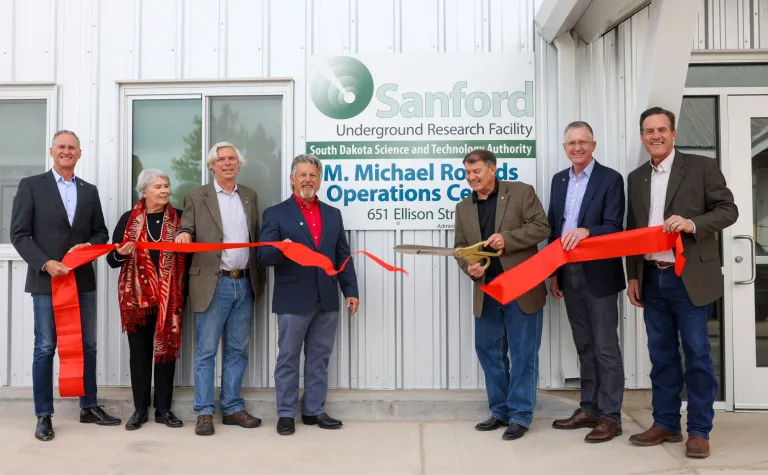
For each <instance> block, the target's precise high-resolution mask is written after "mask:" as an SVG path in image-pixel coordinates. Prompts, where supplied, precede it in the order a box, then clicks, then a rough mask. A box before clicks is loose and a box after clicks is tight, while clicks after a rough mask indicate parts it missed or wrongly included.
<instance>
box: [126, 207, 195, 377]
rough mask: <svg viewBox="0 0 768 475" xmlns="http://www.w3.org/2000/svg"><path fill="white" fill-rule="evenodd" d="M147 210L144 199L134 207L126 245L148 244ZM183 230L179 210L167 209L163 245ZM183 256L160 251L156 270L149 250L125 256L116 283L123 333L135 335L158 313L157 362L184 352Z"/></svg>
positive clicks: (155, 345)
mask: <svg viewBox="0 0 768 475" xmlns="http://www.w3.org/2000/svg"><path fill="white" fill-rule="evenodd" d="M146 222H147V210H146V203H145V201H144V199H143V198H142V199H141V200H139V202H138V203H136V206H134V207H133V211H132V212H131V216H130V217H129V218H128V223H127V224H126V225H125V234H123V242H128V241H134V242H139V241H148V239H147V237H148V236H147V234H148V232H147V224H146ZM180 227H181V219H179V216H178V214H176V210H175V209H173V206H171V205H170V204H168V205H166V206H165V211H164V213H163V228H162V232H161V237H160V242H173V240H174V238H175V237H176V233H177V231H178V230H179V228H180ZM184 262H185V258H184V254H183V253H181V252H171V251H161V252H160V259H159V260H158V265H157V268H155V264H154V263H153V262H152V259H151V257H150V255H149V251H148V250H139V249H137V250H136V252H134V253H133V254H132V255H129V256H126V258H125V261H123V267H122V269H121V270H120V278H119V280H118V282H117V294H118V301H119V302H120V318H121V322H122V324H123V331H125V332H126V333H133V332H135V331H136V326H137V325H139V326H140V325H144V324H146V320H147V315H151V314H152V313H157V324H156V325H155V343H154V347H155V350H154V353H155V362H168V361H174V360H176V359H178V358H179V352H180V350H181V321H182V318H183V316H184V270H185V268H184Z"/></svg>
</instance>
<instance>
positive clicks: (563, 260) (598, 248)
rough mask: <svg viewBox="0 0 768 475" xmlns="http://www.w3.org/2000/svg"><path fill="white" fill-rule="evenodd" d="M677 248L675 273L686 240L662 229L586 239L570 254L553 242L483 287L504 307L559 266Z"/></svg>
mask: <svg viewBox="0 0 768 475" xmlns="http://www.w3.org/2000/svg"><path fill="white" fill-rule="evenodd" d="M672 248H675V251H676V256H675V273H676V274H677V275H678V276H679V275H680V274H682V272H683V266H684V265H685V258H684V257H683V254H682V253H683V241H682V239H681V238H680V235H679V233H674V234H667V233H665V232H664V231H662V227H661V226H654V227H651V228H642V229H633V230H632V231H624V232H620V233H613V234H606V235H603V236H598V237H594V238H587V239H584V240H583V241H581V242H580V243H579V245H578V246H577V247H576V248H575V249H572V250H570V251H565V250H563V246H562V245H561V243H560V240H559V239H558V240H557V241H555V242H553V243H552V244H550V245H549V246H547V247H545V248H544V249H542V250H541V252H539V253H537V254H536V255H535V256H533V257H531V258H530V259H528V260H527V261H525V262H523V263H522V264H520V265H518V266H516V267H514V268H512V269H510V270H508V271H506V272H504V273H503V274H501V275H500V276H498V277H496V278H495V279H494V280H493V281H492V282H491V283H490V284H486V285H483V286H481V287H480V289H482V290H483V292H485V293H487V294H488V295H490V296H491V297H493V298H495V299H496V300H498V301H499V302H501V303H502V304H504V305H506V304H508V303H509V302H511V301H513V300H515V299H517V298H518V297H520V296H521V295H523V294H524V293H526V292H528V291H529V290H531V289H533V288H534V287H536V286H537V285H539V284H540V283H542V282H544V281H545V280H546V279H547V278H548V277H550V276H551V275H552V274H553V273H554V272H555V271H556V270H557V269H558V267H560V266H562V265H563V264H568V263H571V262H583V261H593V260H597V259H610V258H613V257H624V256H635V255H639V254H652V253H654V252H662V251H668V250H670V249H672Z"/></svg>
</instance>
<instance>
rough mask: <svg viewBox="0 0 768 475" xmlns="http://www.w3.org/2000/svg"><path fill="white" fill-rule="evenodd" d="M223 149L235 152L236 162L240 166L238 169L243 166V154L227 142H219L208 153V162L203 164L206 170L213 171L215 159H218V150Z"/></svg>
mask: <svg viewBox="0 0 768 475" xmlns="http://www.w3.org/2000/svg"><path fill="white" fill-rule="evenodd" d="M224 147H230V148H232V150H234V151H235V155H237V161H238V163H239V164H240V167H243V166H245V158H243V154H241V153H240V150H238V149H237V147H235V146H234V145H232V144H231V143H229V142H219V143H217V144H216V145H214V146H213V147H211V150H209V151H208V160H206V162H205V164H206V166H207V167H208V170H210V171H213V164H214V163H216V159H217V158H219V157H218V155H217V153H219V149H220V148H224Z"/></svg>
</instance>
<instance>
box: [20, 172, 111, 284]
mask: <svg viewBox="0 0 768 475" xmlns="http://www.w3.org/2000/svg"><path fill="white" fill-rule="evenodd" d="M76 182H77V208H76V209H75V217H74V219H73V220H72V225H71V226H70V224H69V220H68V219H67V213H66V210H65V208H64V202H63V201H62V200H61V195H60V194H59V189H58V187H57V186H56V180H55V179H54V177H53V173H52V172H51V171H50V170H49V171H48V172H46V173H43V174H42V175H35V176H30V177H27V178H24V179H22V180H21V181H20V182H19V189H18V191H17V192H16V196H15V197H14V199H13V212H12V214H11V243H12V244H13V247H15V248H16V251H18V253H19V254H20V255H21V257H22V259H24V261H26V263H27V264H28V265H29V268H28V269H27V283H26V286H25V287H24V291H25V292H29V293H40V294H50V293H51V276H50V275H49V274H48V273H47V272H45V271H43V270H42V269H43V266H44V265H45V263H46V262H48V261H49V260H55V261H61V260H62V259H63V258H64V256H65V255H66V253H67V251H69V249H70V248H71V247H72V246H74V245H76V244H82V243H85V242H88V243H91V244H106V242H107V241H108V240H109V232H108V231H107V226H106V225H105V224H104V215H103V214H102V211H101V201H100V200H99V190H97V189H96V187H95V186H94V185H91V184H90V183H87V182H86V181H84V180H83V179H82V178H80V177H77V178H76ZM74 272H75V278H76V279H77V290H78V291H79V292H89V291H92V290H96V277H95V275H94V272H93V265H83V266H80V267H78V268H77V269H75V271H74Z"/></svg>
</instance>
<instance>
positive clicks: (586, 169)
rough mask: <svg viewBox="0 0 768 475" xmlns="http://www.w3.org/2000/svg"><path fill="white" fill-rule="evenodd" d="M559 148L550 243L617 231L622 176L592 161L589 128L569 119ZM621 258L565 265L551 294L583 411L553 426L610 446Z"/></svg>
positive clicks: (618, 383)
mask: <svg viewBox="0 0 768 475" xmlns="http://www.w3.org/2000/svg"><path fill="white" fill-rule="evenodd" d="M564 135H565V140H564V143H563V148H564V149H565V153H566V155H567V156H568V159H569V160H570V161H571V163H572V164H573V165H572V166H571V167H568V168H567V169H565V170H563V171H561V172H559V173H557V174H555V176H554V177H552V193H551V196H550V201H549V213H548V218H549V227H550V229H551V234H550V236H549V242H550V243H551V242H554V241H555V240H556V239H560V240H561V242H562V246H563V248H564V249H565V250H571V249H573V248H575V247H576V246H578V244H579V242H580V241H581V240H582V239H586V238H588V237H595V236H601V235H604V234H610V233H615V232H620V231H622V226H623V222H624V179H623V178H622V177H621V175H620V174H619V173H618V172H617V171H615V170H613V169H611V168H608V167H605V166H603V165H601V164H599V163H598V162H597V160H595V159H594V158H593V156H592V153H593V152H594V150H595V146H596V145H597V142H595V139H594V134H593V132H592V127H590V125H589V124H587V123H586V122H581V121H577V122H572V123H570V124H568V126H567V127H566V128H565V133H564ZM625 288H626V285H625V284H624V267H623V266H622V262H621V258H615V259H601V260H596V261H589V262H583V263H574V264H566V265H564V266H562V267H561V268H560V269H558V271H557V272H556V273H555V275H553V276H552V280H551V283H550V290H551V293H552V296H554V297H555V298H556V299H560V298H563V296H565V308H566V310H567V312H568V320H569V321H570V323H571V330H572V332H573V341H574V343H575V344H576V351H577V352H578V354H579V364H580V371H581V404H580V408H579V409H577V410H576V412H575V413H574V414H573V415H572V416H571V417H569V418H568V419H562V420H557V421H555V422H554V423H553V424H552V426H553V427H554V428H556V429H578V428H582V427H591V428H592V431H591V432H590V433H588V434H587V436H586V437H585V439H584V440H585V441H586V442H590V443H596V442H607V441H609V440H611V439H613V438H614V437H615V436H617V435H621V404H622V399H623V395H624V364H623V362H622V357H621V348H620V347H619V337H618V332H617V329H618V325H619V307H618V300H619V292H621V291H622V290H624V289H625Z"/></svg>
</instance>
